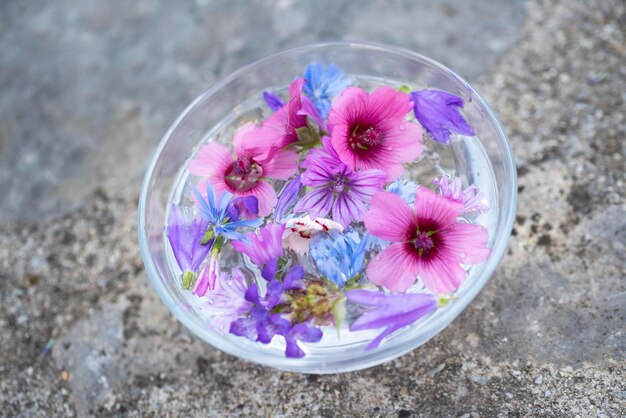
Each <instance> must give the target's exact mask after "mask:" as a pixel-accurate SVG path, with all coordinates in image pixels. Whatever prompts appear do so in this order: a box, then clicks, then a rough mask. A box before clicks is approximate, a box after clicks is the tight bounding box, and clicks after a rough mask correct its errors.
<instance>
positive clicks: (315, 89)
mask: <svg viewBox="0 0 626 418" xmlns="http://www.w3.org/2000/svg"><path fill="white" fill-rule="evenodd" d="M304 78H305V80H306V82H305V83H304V86H303V87H302V91H303V92H304V94H306V95H307V96H309V97H310V98H311V100H313V105H314V106H315V109H316V110H317V112H318V113H319V115H320V116H321V117H322V118H326V117H327V116H328V111H329V110H330V104H331V102H330V99H331V98H332V97H335V96H338V95H339V93H341V91H342V90H343V89H345V88H346V87H348V86H350V85H351V84H352V80H351V79H350V77H348V76H347V75H346V74H345V73H344V72H343V71H342V70H341V69H340V68H339V67H337V66H336V65H335V64H329V65H328V66H327V67H325V68H324V66H323V65H322V64H320V63H319V62H312V63H311V64H309V65H308V66H307V67H306V70H304Z"/></svg>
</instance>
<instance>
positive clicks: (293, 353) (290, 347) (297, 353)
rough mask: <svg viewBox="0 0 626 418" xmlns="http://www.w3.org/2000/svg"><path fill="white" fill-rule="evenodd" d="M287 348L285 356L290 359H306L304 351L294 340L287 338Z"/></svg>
mask: <svg viewBox="0 0 626 418" xmlns="http://www.w3.org/2000/svg"><path fill="white" fill-rule="evenodd" d="M285 342H286V343H287V347H286V348H285V355H286V356H287V357H289V358H302V357H304V351H302V349H301V348H300V347H299V346H298V343H297V341H296V340H294V339H293V338H287V337H285Z"/></svg>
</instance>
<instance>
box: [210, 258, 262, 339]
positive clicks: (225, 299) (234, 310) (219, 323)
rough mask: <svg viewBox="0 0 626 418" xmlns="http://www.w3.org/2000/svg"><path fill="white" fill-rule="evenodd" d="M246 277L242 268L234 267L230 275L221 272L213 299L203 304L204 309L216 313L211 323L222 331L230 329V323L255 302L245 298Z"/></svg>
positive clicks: (246, 311) (212, 295) (249, 308)
mask: <svg viewBox="0 0 626 418" xmlns="http://www.w3.org/2000/svg"><path fill="white" fill-rule="evenodd" d="M247 289H248V288H247V285H246V278H245V276H244V275H243V273H242V272H241V270H239V269H237V268H234V269H233V271H232V273H231V275H230V277H229V276H228V274H226V273H221V274H220V275H219V277H218V279H217V286H216V290H215V292H213V293H212V294H211V300H210V301H209V302H206V303H205V304H204V305H202V310H203V311H205V312H208V313H210V314H212V315H214V318H213V320H212V321H211V325H212V326H213V327H214V328H215V329H217V330H218V331H220V332H226V331H228V329H229V327H230V323H231V322H232V321H234V320H235V319H237V318H238V317H240V316H241V315H244V314H246V313H248V312H249V311H250V310H251V309H252V307H253V306H254V304H253V303H252V302H250V301H248V300H246V298H245V294H246V290H247Z"/></svg>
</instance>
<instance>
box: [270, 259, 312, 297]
mask: <svg viewBox="0 0 626 418" xmlns="http://www.w3.org/2000/svg"><path fill="white" fill-rule="evenodd" d="M277 267H278V260H273V261H270V262H269V263H267V264H266V265H265V267H264V268H263V278H264V279H265V280H267V281H268V282H269V283H268V284H267V293H266V294H265V302H266V305H267V307H268V308H270V309H271V308H274V307H275V306H278V305H279V304H280V303H283V302H288V301H287V300H286V298H285V292H287V291H290V290H304V289H305V287H304V282H303V281H302V279H303V278H304V269H303V268H302V266H300V265H295V266H293V267H292V268H291V269H290V270H289V271H288V272H287V273H286V274H285V277H284V278H283V280H282V281H280V280H278V279H277V278H276V272H277Z"/></svg>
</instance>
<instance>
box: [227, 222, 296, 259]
mask: <svg viewBox="0 0 626 418" xmlns="http://www.w3.org/2000/svg"><path fill="white" fill-rule="evenodd" d="M284 231H285V225H280V224H274V223H271V224H267V225H265V226H264V227H262V228H259V230H258V231H257V232H256V233H254V232H248V233H247V234H246V235H245V238H246V239H245V240H240V241H233V242H232V243H231V245H232V247H233V248H234V249H235V250H237V251H239V252H241V253H244V254H245V255H247V256H248V257H249V258H250V261H252V262H253V263H254V264H256V265H257V266H259V267H261V268H262V267H263V266H265V264H267V263H268V262H270V261H272V260H274V259H276V258H280V257H282V256H283V245H282V238H283V232H284Z"/></svg>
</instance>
